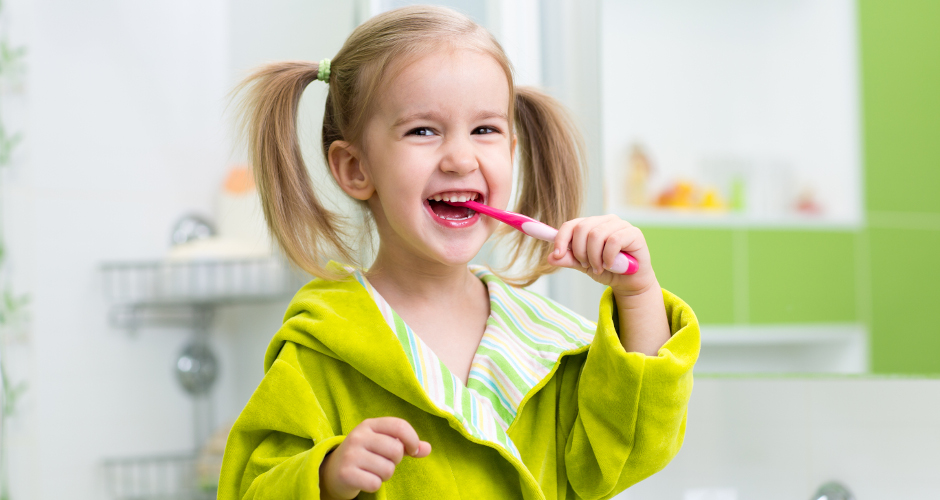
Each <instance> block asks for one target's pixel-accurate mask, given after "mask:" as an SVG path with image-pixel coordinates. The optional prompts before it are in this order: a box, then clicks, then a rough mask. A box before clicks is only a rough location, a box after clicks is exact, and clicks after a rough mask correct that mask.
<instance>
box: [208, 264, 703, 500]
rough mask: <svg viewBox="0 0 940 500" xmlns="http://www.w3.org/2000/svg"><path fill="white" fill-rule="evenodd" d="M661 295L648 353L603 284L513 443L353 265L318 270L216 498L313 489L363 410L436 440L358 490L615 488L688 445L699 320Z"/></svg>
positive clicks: (300, 296)
mask: <svg viewBox="0 0 940 500" xmlns="http://www.w3.org/2000/svg"><path fill="white" fill-rule="evenodd" d="M333 269H334V270H336V271H342V267H340V266H339V265H334V267H333ZM485 279H487V278H485ZM492 279H495V277H493V278H492ZM489 286H490V285H489V283H488V287H489ZM491 297H492V294H491ZM663 297H664V299H665V303H666V314H667V317H668V318H669V322H670V328H671V331H672V333H673V335H672V338H671V339H670V340H669V341H667V342H666V344H665V345H664V346H663V347H662V348H661V349H660V350H659V353H658V355H657V356H645V355H643V354H640V353H628V352H625V351H624V350H623V347H622V346H621V345H620V340H619V337H618V336H617V331H616V321H615V308H614V301H613V298H612V295H611V293H610V290H608V291H607V292H605V294H604V296H603V297H602V298H601V304H600V315H599V318H600V320H599V322H598V324H597V327H596V330H595V331H594V332H593V335H592V338H591V340H590V343H589V344H585V345H582V346H581V347H576V348H574V349H570V350H566V351H563V352H561V353H560V354H559V355H558V357H557V359H556V361H555V362H554V364H553V365H552V367H551V368H550V369H549V372H548V373H547V374H546V375H545V376H544V377H542V378H541V379H540V380H539V381H538V383H536V384H535V385H534V386H532V387H531V388H530V389H529V390H528V392H527V393H526V394H525V395H524V396H523V398H522V399H521V401H519V403H518V405H517V406H516V414H515V418H513V419H512V421H511V424H510V425H509V427H508V429H507V430H506V434H507V436H508V437H509V438H510V439H511V442H512V443H513V444H514V445H515V447H516V449H517V452H518V454H516V453H511V452H510V451H509V450H508V449H507V448H506V447H504V446H501V445H499V443H496V442H492V441H490V440H488V439H481V438H480V437H478V436H475V435H474V434H473V433H471V432H470V431H469V430H468V428H467V426H466V425H465V423H464V422H461V420H460V417H458V416H457V415H455V414H453V413H451V412H449V411H445V410H444V409H442V408H439V407H438V406H437V405H436V403H435V402H434V401H433V400H432V399H431V397H430V396H429V395H428V393H427V391H426V390H425V389H424V387H423V386H422V384H421V383H420V382H419V380H418V378H417V376H416V372H415V370H414V369H413V368H412V366H413V365H412V364H411V363H410V362H409V359H408V355H407V354H406V352H405V349H403V346H402V343H401V342H400V341H399V339H398V337H397V336H396V333H395V332H394V331H393V330H392V329H391V328H390V327H389V325H388V323H387V322H386V320H385V318H384V317H383V315H382V312H381V311H380V310H379V308H378V307H377V306H376V302H375V301H374V300H373V299H372V297H370V295H369V293H368V292H367V291H366V289H364V288H363V286H362V285H361V284H360V283H359V282H358V281H357V280H356V279H355V278H354V277H352V276H350V277H348V278H347V279H343V280H338V281H326V280H320V279H317V280H314V281H312V282H310V283H309V284H308V285H307V286H305V287H304V288H303V289H302V290H300V291H299V292H298V293H297V295H296V296H295V297H294V299H293V301H292V302H291V304H290V306H289V307H288V310H287V313H286V314H285V320H284V324H283V326H282V327H281V329H280V330H279V331H278V332H277V334H276V335H275V336H274V338H273V339H272V341H271V343H270V345H269V347H268V351H267V353H266V355H265V363H264V369H265V375H264V378H263V379H262V381H261V384H260V385H259V386H258V389H257V390H256V391H255V393H254V394H253V395H252V397H251V399H250V400H249V401H248V404H247V405H246V406H245V408H244V410H243V411H242V413H241V415H240V416H239V417H238V420H237V421H236V422H235V425H234V426H233V428H232V432H231V434H230V435H229V439H228V443H227V446H226V449H225V458H224V460H223V467H222V474H221V479H220V484H219V494H218V498H219V499H221V500H234V499H255V498H257V499H261V498H279V499H288V498H298V499H300V498H303V499H317V498H319V495H320V492H319V468H320V464H321V463H322V461H323V459H324V457H325V456H326V455H327V454H328V453H329V452H330V451H332V450H333V449H334V448H336V447H337V446H339V445H340V443H342V441H343V439H344V437H345V436H346V434H347V433H348V432H349V431H351V430H352V429H353V428H355V427H356V426H357V425H359V424H360V423H361V422H362V421H363V420H365V419H368V418H376V417H383V416H395V417H399V418H402V419H405V420H407V421H408V422H409V423H411V425H412V426H413V427H414V428H415V430H416V431H417V432H418V435H419V436H420V437H421V439H423V440H425V441H428V442H430V443H431V445H432V447H433V449H432V452H431V454H430V455H429V456H427V457H425V458H420V459H415V458H410V457H406V458H405V459H404V460H403V461H402V462H401V463H400V464H399V465H398V466H397V467H396V470H395V474H394V475H393V476H392V478H391V479H390V480H389V481H387V482H385V483H384V484H383V486H382V488H381V489H380V490H379V491H378V492H376V493H374V494H369V493H362V494H361V495H360V498H384V499H405V498H487V499H503V498H506V499H510V498H513V499H514V498H524V499H533V500H535V499H539V500H541V499H551V500H555V499H566V500H567V499H581V498H584V499H599V498H610V497H612V496H614V495H616V494H617V493H619V492H621V491H623V490H624V489H626V488H627V487H629V486H630V485H632V484H635V483H637V482H639V481H641V480H642V479H644V478H646V477H648V476H650V475H651V474H653V473H655V472H657V471H659V470H660V469H662V468H663V467H664V466H665V465H666V464H667V463H669V461H670V460H671V459H672V457H673V456H675V454H676V453H677V452H678V450H679V448H680V447H681V445H682V438H683V436H684V433H685V423H686V410H687V407H688V400H689V396H690V394H691V389H692V366H693V365H694V363H695V360H696V358H697V356H698V351H699V328H698V322H697V320H696V319H695V316H694V314H693V313H692V311H691V309H689V307H688V306H687V305H686V304H685V303H683V302H682V301H681V300H679V299H678V298H677V297H675V296H674V295H672V294H670V293H669V292H666V291H663ZM544 300H547V299H544ZM496 307H498V305H493V304H492V300H491V310H493V309H494V308H496ZM507 314H509V315H510V316H511V317H512V318H518V316H519V314H518V313H517V312H511V313H507ZM491 319H492V318H491ZM487 328H489V326H488V327H487ZM565 334H567V335H571V332H565ZM554 335H557V336H562V335H563V334H562V332H557V331H556V332H555V333H554ZM464 421H466V419H464Z"/></svg>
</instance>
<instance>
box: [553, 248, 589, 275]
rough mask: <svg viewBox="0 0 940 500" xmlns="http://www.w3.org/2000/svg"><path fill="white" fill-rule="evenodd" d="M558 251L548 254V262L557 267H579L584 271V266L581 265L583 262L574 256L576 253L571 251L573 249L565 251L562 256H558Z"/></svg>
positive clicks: (579, 269)
mask: <svg viewBox="0 0 940 500" xmlns="http://www.w3.org/2000/svg"><path fill="white" fill-rule="evenodd" d="M556 255H557V254H556V253H555V252H552V253H550V254H548V263H549V265H552V266H557V267H570V268H571V269H577V270H578V271H584V267H582V266H581V263H580V262H578V259H576V258H574V254H573V253H571V250H568V251H566V252H565V254H564V255H562V256H561V257H556Z"/></svg>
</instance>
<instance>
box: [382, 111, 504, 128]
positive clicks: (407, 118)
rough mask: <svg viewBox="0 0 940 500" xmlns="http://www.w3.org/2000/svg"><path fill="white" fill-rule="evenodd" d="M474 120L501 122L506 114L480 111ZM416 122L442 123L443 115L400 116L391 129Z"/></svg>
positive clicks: (434, 113)
mask: <svg viewBox="0 0 940 500" xmlns="http://www.w3.org/2000/svg"><path fill="white" fill-rule="evenodd" d="M473 118H474V120H488V119H490V118H499V119H502V120H507V121H508V118H507V117H506V113H499V112H496V111H481V112H479V113H477V114H476V115H475V116H474V117H473ZM416 120H428V121H443V120H444V115H443V114H441V113H437V112H435V111H419V112H417V113H411V114H409V115H405V116H402V117H401V118H399V119H397V120H395V123H394V124H392V126H393V127H398V126H400V125H403V124H405V123H409V122H412V121H416Z"/></svg>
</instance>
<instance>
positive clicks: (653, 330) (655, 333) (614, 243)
mask: <svg viewBox="0 0 940 500" xmlns="http://www.w3.org/2000/svg"><path fill="white" fill-rule="evenodd" d="M622 251H623V252H627V253H629V254H630V255H633V256H634V257H636V259H637V261H638V262H639V264H640V268H639V270H637V272H636V274H630V275H624V274H615V273H612V272H610V271H609V269H610V267H611V266H612V265H613V263H614V258H616V256H617V254H618V253H620V252H622ZM548 263H549V264H551V265H553V266H561V267H570V268H572V269H578V270H580V271H582V272H584V273H585V274H587V275H588V276H590V277H591V278H592V279H593V280H594V281H597V282H598V283H602V284H604V285H608V286H610V287H611V290H612V291H613V296H614V301H615V302H616V303H617V311H618V313H619V319H620V321H619V326H620V332H619V333H620V342H621V344H622V345H623V347H624V349H625V350H627V351H628V352H631V351H632V352H642V353H644V354H647V355H650V356H655V355H656V354H657V352H658V351H659V348H660V347H662V345H663V344H664V343H665V342H666V341H667V340H669V335H670V332H669V323H668V321H667V320H666V308H665V305H664V302H663V296H662V291H661V289H660V288H659V282H658V281H657V280H656V273H654V272H653V266H652V265H651V263H650V251H649V248H648V247H647V246H646V238H644V237H643V233H642V232H641V231H640V230H639V229H638V228H636V227H634V226H633V225H631V224H630V223H629V222H627V221H625V220H622V219H621V218H620V217H617V216H616V215H603V216H598V217H583V218H579V219H573V220H570V221H568V222H565V223H564V224H562V226H561V227H560V228H558V235H557V236H555V250H554V251H553V252H552V253H551V254H550V255H549V256H548Z"/></svg>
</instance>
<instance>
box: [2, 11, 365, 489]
mask: <svg viewBox="0 0 940 500" xmlns="http://www.w3.org/2000/svg"><path fill="white" fill-rule="evenodd" d="M4 3H5V4H6V5H5V8H9V9H11V12H10V13H11V14H12V17H11V19H12V22H13V23H15V25H16V27H17V29H16V30H15V31H16V33H17V34H18V35H21V36H19V37H18V41H21V42H22V43H25V44H26V45H27V48H28V59H27V64H28V72H27V85H26V88H27V94H28V95H27V96H26V98H27V101H28V109H27V110H26V111H27V116H28V121H26V122H25V123H23V132H24V134H25V142H24V144H23V146H22V147H21V149H20V150H19V151H18V155H19V157H18V161H17V163H16V164H15V165H14V166H13V168H12V169H11V170H10V172H8V173H7V175H6V177H5V180H6V190H5V194H6V195H8V196H5V197H4V209H5V219H6V222H8V225H7V228H8V232H7V236H8V238H9V239H10V241H11V242H12V243H11V248H10V255H11V259H12V261H13V262H14V264H15V270H16V276H17V285H18V291H20V292H25V293H28V294H29V295H30V297H31V299H32V301H31V306H30V312H31V316H32V324H31V326H30V329H29V337H28V338H27V339H26V340H25V341H24V343H23V344H22V345H20V346H19V347H18V349H17V350H16V351H14V352H15V354H17V356H18V357H19V358H20V359H18V360H17V366H19V367H22V369H19V370H17V372H18V373H17V376H18V377H22V379H24V380H25V381H26V382H27V383H28V390H27V392H26V394H25V396H24V400H23V402H22V403H23V404H22V406H21V408H20V411H19V412H18V414H17V415H16V416H15V417H14V418H12V419H11V420H10V421H9V422H10V430H11V433H10V435H9V439H10V441H9V443H10V446H11V471H10V472H11V478H12V484H11V486H12V488H13V490H12V493H13V498H15V499H40V498H43V499H44V498H49V499H51V498H70V499H89V500H90V499H93V498H106V495H105V486H106V484H105V478H104V476H103V474H102V468H101V462H102V460H104V459H105V458H117V457H140V456H151V455H155V454H164V453H179V452H186V451H189V450H192V448H193V446H194V443H193V437H192V432H193V423H192V418H193V417H192V404H191V401H190V399H189V398H188V396H187V395H186V394H185V393H184V392H183V391H182V389H181V388H180V387H179V385H178V384H177V381H176V380H175V377H174V372H173V363H174V361H175V359H176V357H177V356H178V354H179V352H180V350H181V349H182V347H183V346H184V345H185V343H186V342H187V339H188V337H189V332H187V331H186V330H184V329H176V328H144V329H141V330H140V331H138V332H136V333H133V334H130V333H128V332H126V331H123V330H120V329H116V328H114V327H112V326H111V325H109V323H108V310H109V309H108V306H109V304H108V303H107V301H106V300H105V298H104V292H103V289H102V286H101V282H100V276H99V266H100V265H101V264H102V263H103V262H105V261H110V260H121V261H128V260H135V261H140V260H146V259H155V258H160V257H162V256H163V255H164V254H165V252H166V251H167V250H168V248H169V236H170V230H171V228H172V226H173V223H174V222H175V221H176V220H177V219H178V218H179V217H181V216H182V215H184V214H186V213H191V212H196V213H201V214H206V215H210V216H211V215H212V212H213V200H214V195H215V193H216V192H217V191H218V188H219V186H220V185H221V182H222V180H223V178H224V175H225V172H226V170H227V168H228V167H229V166H230V165H231V164H232V163H236V162H241V161H244V158H243V157H242V156H240V155H239V154H238V153H232V151H231V138H230V131H231V127H230V123H229V121H228V117H227V115H226V105H227V94H228V92H229V91H230V90H231V89H232V87H233V86H234V85H235V83H236V82H237V80H238V79H239V78H241V77H242V76H243V75H244V74H245V72H246V71H247V69H248V68H249V67H251V66H255V65H257V64H260V63H262V62H264V61H265V60H268V59H289V58H302V59H308V60H316V59H320V58H323V57H327V56H328V54H333V53H335V52H336V50H337V49H338V48H339V45H340V43H341V42H342V40H343V39H344V38H345V36H346V35H347V34H348V32H349V30H350V29H351V28H352V26H353V25H354V15H353V8H352V6H351V5H350V4H348V3H346V2H332V3H328V2H317V3H316V4H315V5H314V4H311V3H310V2H304V1H300V0H296V1H290V0H278V1H272V2H265V3H264V5H263V8H261V7H262V6H261V5H260V4H258V3H257V2H248V1H240V0H210V1H205V2H187V1H182V0H169V1H166V2H158V3H153V2H122V1H113V0H93V1H83V2H73V1H67V0H36V1H25V0H24V1H16V0H13V1H11V2H4ZM324 19H328V20H329V21H328V22H324ZM318 107H319V108H320V109H319V110H314V111H313V112H312V114H313V116H314V119H316V118H317V116H319V113H321V112H322V99H321V100H320V104H319V106H318ZM284 302H285V303H279V304H269V305H258V306H245V307H240V308H230V309H225V310H221V311H219V314H218V318H217V321H216V323H215V328H214V329H213V331H212V344H213V346H214V348H215V350H216V352H217V354H218V356H219V358H220V362H221V375H220V379H219V381H218V382H217V390H216V392H215V394H214V396H213V398H214V407H215V418H216V421H217V422H219V423H221V422H223V421H225V420H229V419H232V418H234V416H235V415H237V413H238V411H239V410H240V409H241V407H242V405H243V404H244V402H245V401H246V400H247V398H248V395H249V394H250V393H251V391H252V390H253V388H254V387H255V386H256V384H257V382H258V380H260V378H261V375H262V370H261V369H262V364H261V362H262V356H263V351H264V346H265V345H266V343H267V340H268V339H269V338H270V336H271V335H272V334H273V332H274V331H275V330H276V328H277V326H278V325H279V321H280V317H281V315H282V314H283V310H284V308H285V306H286V300H285V301H284Z"/></svg>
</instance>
